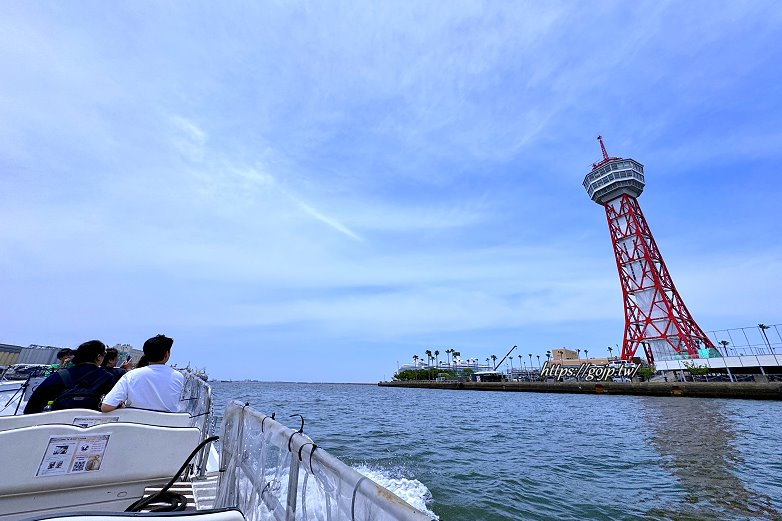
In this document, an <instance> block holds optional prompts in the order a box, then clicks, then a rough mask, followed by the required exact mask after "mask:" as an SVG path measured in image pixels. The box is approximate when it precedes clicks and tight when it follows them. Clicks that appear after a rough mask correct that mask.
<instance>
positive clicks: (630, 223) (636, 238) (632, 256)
mask: <svg viewBox="0 0 782 521" xmlns="http://www.w3.org/2000/svg"><path fill="white" fill-rule="evenodd" d="M598 140H599V141H600V147H601V150H602V152H603V159H602V161H600V162H598V163H595V164H593V165H592V171H591V172H590V173H589V174H587V176H586V178H585V179H584V188H586V190H587V193H589V195H590V197H591V198H592V200H593V201H595V202H596V203H598V204H600V205H602V206H603V207H604V208H605V212H606V218H607V220H608V229H609V231H610V234H611V243H612V245H613V248H614V256H615V257H616V266H617V269H618V271H619V280H620V283H621V285H622V299H623V302H624V313H625V328H624V340H623V342H622V358H623V359H624V360H632V358H633V357H634V356H635V353H636V351H637V350H638V348H639V347H643V349H644V352H645V354H646V358H647V359H648V360H649V362H650V363H651V362H653V361H654V359H655V356H657V357H663V358H671V357H672V356H674V355H679V356H681V357H682V358H698V356H699V355H698V349H699V348H700V347H701V344H703V346H704V347H706V348H713V347H714V345H713V344H712V343H711V340H709V338H708V337H707V336H706V334H705V333H704V332H703V330H702V329H701V328H700V327H699V326H698V324H697V323H696V322H695V320H694V319H693V318H692V315H691V314H690V312H689V310H688V309H687V306H685V304H684V300H682V298H681V296H680V295H679V292H678V291H677V290H676V286H675V285H674V283H673V279H672V278H671V275H670V273H669V272H668V268H667V267H666V266H665V261H664V260H663V257H662V255H661V254H660V250H659V248H658V247H657V243H656V242H655V240H654V236H653V235H652V232H651V230H650V229H649V225H648V224H647V223H646V218H645V217H644V214H643V212H642V211H641V206H640V205H639V204H638V199H637V197H638V196H639V195H640V194H641V192H642V191H643V188H644V186H645V179H644V175H643V165H641V164H640V163H638V162H636V161H634V160H632V159H622V158H618V157H608V154H607V153H606V150H605V146H604V145H603V141H602V138H601V137H600V136H598Z"/></svg>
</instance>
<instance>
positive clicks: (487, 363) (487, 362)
mask: <svg viewBox="0 0 782 521" xmlns="http://www.w3.org/2000/svg"><path fill="white" fill-rule="evenodd" d="M486 367H489V359H488V358H487V359H486Z"/></svg>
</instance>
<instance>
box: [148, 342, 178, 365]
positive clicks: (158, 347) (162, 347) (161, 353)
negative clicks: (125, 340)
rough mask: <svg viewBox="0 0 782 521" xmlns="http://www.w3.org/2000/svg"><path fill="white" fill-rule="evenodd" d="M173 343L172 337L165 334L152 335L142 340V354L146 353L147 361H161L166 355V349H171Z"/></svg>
mask: <svg viewBox="0 0 782 521" xmlns="http://www.w3.org/2000/svg"><path fill="white" fill-rule="evenodd" d="M172 345H174V339H173V338H168V337H167V336H165V335H157V336H153V337H152V338H150V339H149V340H147V341H146V342H144V354H145V355H147V360H148V361H149V363H156V362H162V361H163V359H164V358H165V357H166V351H170V350H171V346H172Z"/></svg>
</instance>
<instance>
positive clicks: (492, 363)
mask: <svg viewBox="0 0 782 521" xmlns="http://www.w3.org/2000/svg"><path fill="white" fill-rule="evenodd" d="M496 362H497V355H491V365H493V366H494V369H495V370H496V369H497V363H496Z"/></svg>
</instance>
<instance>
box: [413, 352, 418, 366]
mask: <svg viewBox="0 0 782 521" xmlns="http://www.w3.org/2000/svg"><path fill="white" fill-rule="evenodd" d="M413 364H415V367H416V369H417V368H418V355H413Z"/></svg>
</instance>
